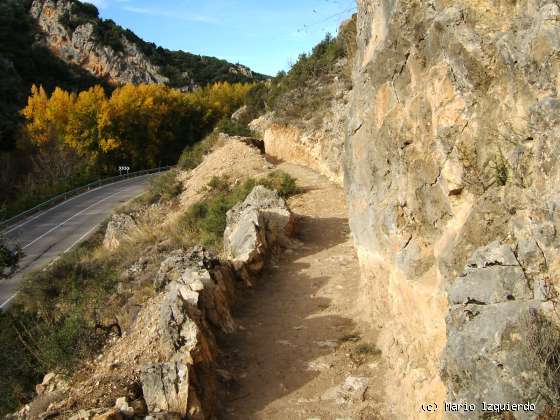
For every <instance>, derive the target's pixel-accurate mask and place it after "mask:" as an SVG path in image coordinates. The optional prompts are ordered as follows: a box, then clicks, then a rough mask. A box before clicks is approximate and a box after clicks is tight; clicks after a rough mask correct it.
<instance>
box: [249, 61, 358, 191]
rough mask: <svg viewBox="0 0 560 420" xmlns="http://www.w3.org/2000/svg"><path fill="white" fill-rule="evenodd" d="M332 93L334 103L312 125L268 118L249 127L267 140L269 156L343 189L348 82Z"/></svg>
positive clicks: (334, 86) (334, 85)
mask: <svg viewBox="0 0 560 420" xmlns="http://www.w3.org/2000/svg"><path fill="white" fill-rule="evenodd" d="M340 65H343V64H340ZM329 89H330V90H332V91H333V93H332V99H328V101H329V103H328V104H327V106H326V110H321V111H320V112H318V113H317V115H315V117H314V119H313V121H311V122H308V121H305V122H303V121H294V122H287V121H282V122H279V121H277V120H276V119H275V118H274V116H273V115H270V114H266V115H264V116H262V117H260V118H258V119H257V120H255V121H253V122H251V124H250V127H251V128H252V129H253V130H254V131H255V132H257V133H259V134H260V135H261V136H262V138H263V139H264V147H265V151H266V153H267V155H269V156H271V157H274V158H276V159H280V160H285V161H288V162H292V163H297V164H301V165H304V166H307V167H309V168H312V169H314V170H316V171H317V172H319V173H321V174H323V175H325V176H326V177H327V178H329V179H330V180H331V181H333V182H335V183H336V184H338V185H342V184H343V178H344V171H343V152H344V140H345V136H346V126H347V117H348V113H349V109H350V101H349V97H350V92H351V90H350V88H349V86H348V82H347V81H346V80H344V79H342V78H338V77H337V78H336V79H335V80H334V81H333V83H332V84H331V86H329Z"/></svg>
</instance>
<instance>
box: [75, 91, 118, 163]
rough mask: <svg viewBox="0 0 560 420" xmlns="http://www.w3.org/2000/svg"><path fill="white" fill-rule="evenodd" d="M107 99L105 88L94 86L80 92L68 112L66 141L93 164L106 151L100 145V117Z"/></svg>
mask: <svg viewBox="0 0 560 420" xmlns="http://www.w3.org/2000/svg"><path fill="white" fill-rule="evenodd" d="M107 101H108V99H107V96H106V95H105V91H104V89H103V88H102V87H101V86H94V87H92V88H90V89H88V90H86V91H83V92H80V94H79V95H78V97H77V98H76V100H75V102H74V107H73V108H72V110H70V111H69V113H68V121H67V126H66V130H65V137H64V139H65V142H66V144H67V145H68V146H69V147H71V148H72V149H73V150H75V151H76V153H77V154H78V155H79V156H80V157H82V158H84V159H87V160H88V162H89V164H93V163H94V162H95V161H96V160H97V159H98V157H99V153H102V152H104V151H105V150H103V148H101V147H100V140H101V139H100V136H99V119H100V117H101V114H102V110H103V109H104V107H105V106H106V103H107ZM105 149H107V147H105Z"/></svg>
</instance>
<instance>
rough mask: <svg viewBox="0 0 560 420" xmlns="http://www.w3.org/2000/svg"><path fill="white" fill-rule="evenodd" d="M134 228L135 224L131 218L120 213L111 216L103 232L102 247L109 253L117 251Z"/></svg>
mask: <svg viewBox="0 0 560 420" xmlns="http://www.w3.org/2000/svg"><path fill="white" fill-rule="evenodd" d="M134 228H136V222H135V221H134V219H133V218H132V216H130V215H128V214H121V213H116V214H113V215H112V216H111V220H110V221H109V224H108V225H107V230H106V231H105V238H104V239H103V247H104V248H105V249H108V250H110V251H113V250H115V249H117V248H118V247H119V245H120V243H121V242H122V240H123V239H126V238H127V237H128V235H129V234H130V232H131V231H132V230H133V229H134Z"/></svg>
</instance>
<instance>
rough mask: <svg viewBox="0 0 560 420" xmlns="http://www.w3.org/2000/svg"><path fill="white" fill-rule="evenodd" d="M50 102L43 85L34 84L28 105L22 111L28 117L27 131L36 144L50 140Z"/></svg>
mask: <svg viewBox="0 0 560 420" xmlns="http://www.w3.org/2000/svg"><path fill="white" fill-rule="evenodd" d="M48 103H49V98H48V97H47V94H46V92H45V89H43V86H35V85H33V87H32V88H31V96H30V97H29V98H28V100H27V106H26V107H25V108H24V109H23V110H22V111H21V113H22V115H23V116H24V117H25V119H26V124H25V127H24V129H25V133H26V135H27V137H28V138H29V139H30V140H31V141H32V142H33V143H34V144H36V145H40V144H45V143H47V142H48V141H49V122H48V115H47V106H48Z"/></svg>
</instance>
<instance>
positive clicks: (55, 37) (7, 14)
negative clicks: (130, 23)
mask: <svg viewBox="0 0 560 420" xmlns="http://www.w3.org/2000/svg"><path fill="white" fill-rule="evenodd" d="M265 78H266V76H264V75H261V74H258V73H254V72H253V71H251V70H250V69H249V68H247V67H245V66H242V65H240V64H232V63H229V62H227V61H225V60H220V59H217V58H213V57H204V56H199V55H194V54H190V53H186V52H183V51H169V50H167V49H164V48H161V47H157V46H156V45H155V44H152V43H148V42H145V41H143V40H142V39H140V38H139V37H138V36H136V35H135V34H134V33H133V32H131V31H130V30H126V29H124V28H122V27H120V26H118V25H117V24H116V23H115V22H113V21H112V20H104V19H101V18H99V12H98V10H97V8H96V7H95V6H94V5H92V4H88V3H82V2H80V1H77V0H33V1H30V0H5V1H3V2H1V3H0V93H1V95H0V98H1V99H0V116H1V117H2V118H1V121H2V122H1V123H0V149H1V150H10V149H11V148H12V147H13V141H14V129H15V126H16V125H17V120H18V116H17V111H18V110H19V109H20V108H21V107H22V106H23V104H24V103H25V99H26V98H27V96H28V94H29V89H30V86H31V84H33V83H37V84H43V85H44V86H45V88H47V90H51V89H52V88H54V86H61V87H64V88H65V89H70V90H78V89H83V88H85V87H88V86H91V85H93V84H96V83H105V84H106V85H107V86H109V85H115V84H123V83H165V84H168V85H170V86H173V87H178V88H181V89H184V90H187V89H192V88H194V87H195V86H203V85H206V84H208V83H213V82H217V81H228V82H232V83H233V82H251V81H257V80H263V79H265Z"/></svg>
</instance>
